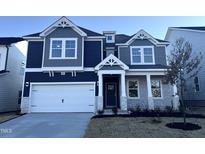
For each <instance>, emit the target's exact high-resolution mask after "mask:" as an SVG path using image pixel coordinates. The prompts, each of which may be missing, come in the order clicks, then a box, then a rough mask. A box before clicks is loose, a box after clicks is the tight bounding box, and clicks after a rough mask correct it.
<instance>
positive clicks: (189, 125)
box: [166, 122, 201, 131]
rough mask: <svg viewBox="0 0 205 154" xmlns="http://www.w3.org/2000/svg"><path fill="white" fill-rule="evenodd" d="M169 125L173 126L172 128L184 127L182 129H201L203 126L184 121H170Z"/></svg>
mask: <svg viewBox="0 0 205 154" xmlns="http://www.w3.org/2000/svg"><path fill="white" fill-rule="evenodd" d="M166 126H167V127H169V128H172V129H182V130H186V131H188V130H199V129H201V126H199V125H197V124H193V123H186V125H184V123H183V122H173V123H168V124H166Z"/></svg>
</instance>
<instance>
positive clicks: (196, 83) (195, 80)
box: [194, 76, 200, 92]
mask: <svg viewBox="0 0 205 154" xmlns="http://www.w3.org/2000/svg"><path fill="white" fill-rule="evenodd" d="M194 86H195V91H196V92H198V91H199V90H200V88H199V78H198V77H197V76H196V77H195V78H194Z"/></svg>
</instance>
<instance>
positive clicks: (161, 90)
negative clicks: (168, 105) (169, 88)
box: [151, 79, 163, 99]
mask: <svg viewBox="0 0 205 154" xmlns="http://www.w3.org/2000/svg"><path fill="white" fill-rule="evenodd" d="M153 80H157V81H160V92H161V97H154V96H153V95H152V98H153V99H163V89H162V86H163V84H162V80H161V79H151V90H152V81H153Z"/></svg>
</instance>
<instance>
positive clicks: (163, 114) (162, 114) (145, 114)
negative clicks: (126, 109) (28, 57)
mask: <svg viewBox="0 0 205 154" xmlns="http://www.w3.org/2000/svg"><path fill="white" fill-rule="evenodd" d="M109 117H176V118H180V117H183V113H181V112H172V113H167V112H160V113H156V112H139V113H130V114H117V115H114V114H113V115H95V116H93V117H92V119H95V118H109ZM186 117H187V118H202V119H205V115H203V114H190V113H187V114H186Z"/></svg>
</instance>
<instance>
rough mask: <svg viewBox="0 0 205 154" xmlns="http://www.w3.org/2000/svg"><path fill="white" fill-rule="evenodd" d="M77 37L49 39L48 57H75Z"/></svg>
mask: <svg viewBox="0 0 205 154" xmlns="http://www.w3.org/2000/svg"><path fill="white" fill-rule="evenodd" d="M76 58H77V38H58V39H51V45H50V59H76Z"/></svg>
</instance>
